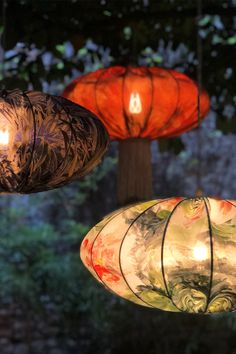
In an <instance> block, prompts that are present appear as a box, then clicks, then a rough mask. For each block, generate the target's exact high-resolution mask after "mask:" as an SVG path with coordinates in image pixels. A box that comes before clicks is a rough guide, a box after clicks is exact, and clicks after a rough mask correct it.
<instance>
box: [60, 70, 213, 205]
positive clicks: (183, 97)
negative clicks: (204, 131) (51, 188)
mask: <svg viewBox="0 0 236 354" xmlns="http://www.w3.org/2000/svg"><path fill="white" fill-rule="evenodd" d="M63 95H64V96H65V97H66V98H68V99H70V100H71V101H73V102H76V103H78V104H80V105H82V106H84V107H86V108H87V109H89V110H91V111H92V112H93V113H95V114H96V115H97V116H98V117H99V118H100V119H101V121H102V122H103V124H104V125H105V127H106V128H107V131H108V133H109V135H110V137H111V139H113V140H119V141H120V144H119V174H118V201H119V204H121V205H124V204H126V203H128V202H133V201H137V200H147V199H149V198H151V196H152V169H151V152H150V141H151V140H153V139H158V138H163V137H173V136H177V135H180V134H181V133H184V132H186V131H188V130H190V129H193V128H195V127H196V126H197V124H198V120H199V113H200V119H203V118H204V116H205V115H206V114H207V112H208V110H209V106H210V103H209V97H208V95H207V93H206V92H205V91H203V92H201V93H200V107H198V95H199V89H198V86H197V85H196V83H195V82H194V81H193V80H191V79H190V78H189V77H188V76H186V75H185V74H182V73H180V72H177V71H174V70H167V69H163V68H157V67H152V68H147V67H138V68H135V67H127V68H125V67H121V66H115V67H111V68H108V69H99V70H97V71H95V72H92V73H89V74H86V75H83V76H80V77H79V78H77V79H75V80H74V81H73V82H72V83H71V84H70V85H69V86H68V87H67V88H66V89H65V91H64V94H63Z"/></svg>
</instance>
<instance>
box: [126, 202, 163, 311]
mask: <svg viewBox="0 0 236 354" xmlns="http://www.w3.org/2000/svg"><path fill="white" fill-rule="evenodd" d="M169 199H170V198H167V199H165V200H162V201H159V202H157V203H155V204H153V205H152V206H150V207H148V208H147V209H145V210H144V211H143V212H142V213H140V214H139V215H138V216H137V217H136V218H135V219H134V220H133V221H132V222H131V224H130V225H129V227H128V229H127V230H126V232H125V234H124V237H123V239H122V241H121V244H120V249H119V265H120V270H121V274H122V275H123V278H124V281H125V282H126V284H127V286H128V288H129V289H130V291H131V292H132V293H133V294H134V296H135V297H137V298H138V299H139V300H141V301H142V302H143V303H145V304H147V305H148V306H150V307H153V308H156V307H155V306H153V305H151V304H150V303H148V302H147V301H145V300H143V299H142V298H141V297H140V296H139V295H137V294H136V293H135V292H134V291H133V289H132V288H131V287H130V285H129V283H128V281H127V280H126V277H125V274H124V272H123V269H122V265H121V249H122V246H123V243H124V241H125V238H126V236H127V235H128V232H129V230H130V229H131V227H132V226H133V224H134V223H135V222H136V221H137V219H138V218H139V217H140V216H142V215H143V214H145V213H146V211H148V210H150V209H152V208H153V207H155V206H156V205H158V204H161V203H164V202H165V201H167V200H169Z"/></svg>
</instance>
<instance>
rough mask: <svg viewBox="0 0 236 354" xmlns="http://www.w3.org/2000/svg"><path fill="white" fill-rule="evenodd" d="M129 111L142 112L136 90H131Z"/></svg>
mask: <svg viewBox="0 0 236 354" xmlns="http://www.w3.org/2000/svg"><path fill="white" fill-rule="evenodd" d="M129 111H130V113H134V114H139V113H141V112H142V103H141V99H140V96H139V93H138V92H132V93H131V95H130V100H129Z"/></svg>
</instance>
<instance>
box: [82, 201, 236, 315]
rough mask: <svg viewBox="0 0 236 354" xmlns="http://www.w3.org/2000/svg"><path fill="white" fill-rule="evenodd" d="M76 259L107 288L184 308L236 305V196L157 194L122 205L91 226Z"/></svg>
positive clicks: (205, 309) (149, 302)
mask: <svg viewBox="0 0 236 354" xmlns="http://www.w3.org/2000/svg"><path fill="white" fill-rule="evenodd" d="M81 258H82V261H83V263H84V264H85V266H86V267H87V268H88V270H89V271H90V272H91V273H92V274H93V276H94V277H95V278H96V279H97V280H98V281H100V282H101V283H103V284H104V285H105V287H106V288H107V289H110V290H111V291H112V292H113V293H116V294H118V295H119V296H121V297H123V298H126V299H128V300H130V301H133V302H135V303H136V304H139V305H143V306H148V307H152V308H158V309H161V310H166V311H174V312H188V313H201V314H208V313H215V312H231V311H235V310H236V272H235V269H236V201H229V200H217V199H213V198H194V199H186V198H182V197H178V198H170V199H159V200H153V201H149V202H145V203H139V204H135V205H131V206H128V207H126V208H122V209H120V210H118V211H116V212H114V213H113V214H110V215H108V216H107V217H106V218H104V219H103V220H102V221H101V222H100V223H99V224H97V225H96V226H95V227H94V228H93V229H92V230H91V231H90V232H89V233H88V234H87V236H86V237H85V239H84V240H83V242H82V244H81Z"/></svg>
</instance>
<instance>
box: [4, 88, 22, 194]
mask: <svg viewBox="0 0 236 354" xmlns="http://www.w3.org/2000/svg"><path fill="white" fill-rule="evenodd" d="M2 91H4V92H3V94H4V95H5V97H7V96H8V97H9V94H8V92H7V91H6V90H2ZM21 96H22V97H24V96H23V95H22V92H21ZM1 97H3V98H4V96H3V95H2V94H1ZM9 99H10V106H11V108H13V109H14V112H15V115H16V118H17V119H18V120H19V115H18V113H17V110H16V107H15V104H14V100H13V99H12V98H11V97H10V98H9ZM8 121H9V120H8ZM16 125H17V128H18V129H19V125H18V123H16ZM12 174H14V177H15V178H16V174H15V172H14V171H13V170H12ZM17 193H18V190H17Z"/></svg>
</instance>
